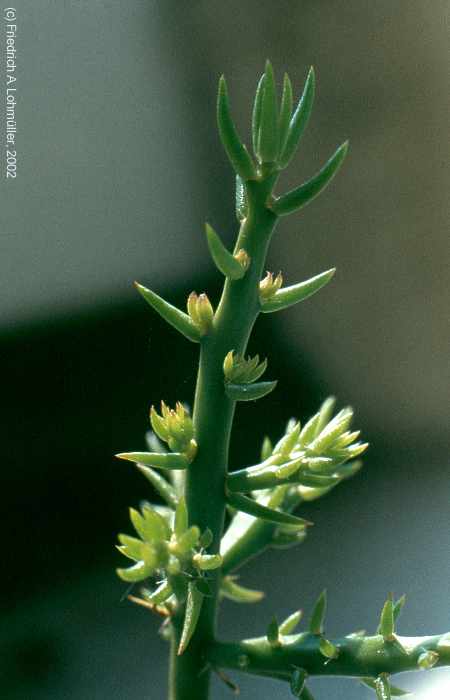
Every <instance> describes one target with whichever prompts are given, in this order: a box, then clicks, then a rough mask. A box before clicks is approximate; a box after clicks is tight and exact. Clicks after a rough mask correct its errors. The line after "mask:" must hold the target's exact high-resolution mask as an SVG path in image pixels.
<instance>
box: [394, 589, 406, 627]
mask: <svg viewBox="0 0 450 700" xmlns="http://www.w3.org/2000/svg"><path fill="white" fill-rule="evenodd" d="M405 603H406V595H402V597H401V598H399V599H398V600H397V601H396V602H395V603H394V608H393V610H392V614H393V616H394V622H397V620H398V618H399V616H400V613H401V611H402V609H403V606H404V604H405Z"/></svg>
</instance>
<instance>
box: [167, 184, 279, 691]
mask: <svg viewBox="0 0 450 700" xmlns="http://www.w3.org/2000/svg"><path fill="white" fill-rule="evenodd" d="M275 179H276V176H274V175H270V176H268V177H266V178H265V179H261V180H258V181H250V182H248V183H247V198H248V216H247V218H246V219H245V220H244V221H243V222H242V225H241V229H240V232H239V236H238V240H237V243H236V248H235V250H236V251H237V250H239V249H241V248H244V250H245V251H246V252H247V254H248V255H249V256H250V266H249V268H248V270H247V272H246V274H245V275H244V277H243V278H242V279H240V280H234V281H232V280H230V279H227V280H226V282H225V285H224V288H223V293H222V297H221V300H220V303H219V306H218V308H217V311H216V314H215V317H214V323H213V327H212V329H211V332H210V333H208V335H207V336H205V337H204V339H203V340H202V343H201V350H200V362H199V369H198V376H197V387H196V392H195V402H194V414H193V419H194V426H195V435H196V440H197V443H198V445H199V449H198V454H197V457H196V458H195V460H194V461H193V462H192V464H191V465H190V467H189V469H188V472H187V479H186V493H185V496H186V503H187V507H188V512H189V519H190V522H191V524H195V525H198V527H200V529H201V530H205V529H206V528H209V529H210V530H211V532H212V533H213V543H212V545H211V547H210V550H209V551H211V552H218V551H219V548H220V539H221V536H222V532H223V527H224V518H225V505H226V503H225V478H226V473H227V469H228V449H229V443H230V435H231V428H232V424H233V417H234V409H235V402H234V401H231V400H230V399H228V398H227V396H226V394H225V391H224V375H223V361H224V358H225V355H226V354H227V353H228V352H229V351H230V350H234V351H235V352H239V353H244V352H245V350H246V347H247V343H248V339H249V336H250V333H251V330H252V328H253V325H254V323H255V320H256V318H257V316H258V313H259V298H258V293H259V282H260V280H261V276H262V273H263V270H264V264H265V260H266V255H267V248H268V245H269V242H270V238H271V235H272V232H273V230H274V228H275V224H276V221H277V217H276V216H275V214H274V213H273V212H272V211H271V210H270V209H269V208H268V207H267V201H268V198H269V196H270V194H271V191H272V187H273V185H274V182H275ZM220 575H221V574H220V570H216V571H214V572H211V575H210V577H209V580H210V584H211V590H212V595H211V596H208V597H205V598H204V601H203V606H202V611H201V614H200V618H199V621H198V623H197V627H196V630H195V633H194V635H193V637H192V639H191V641H190V643H189V646H188V648H187V650H186V651H185V652H184V654H182V656H177V651H176V650H177V647H178V644H179V640H180V635H181V629H182V620H183V615H184V611H183V610H182V609H181V610H180V611H179V613H178V615H177V616H176V617H175V619H174V620H173V634H172V642H171V644H172V649H171V660H170V672H169V700H192V698H195V700H207V699H208V697H209V682H210V673H211V671H210V666H209V664H208V662H207V661H206V657H207V653H206V652H207V649H208V647H210V646H211V645H212V643H213V641H214V638H215V631H216V618H217V607H218V605H217V599H218V589H219V582H220Z"/></svg>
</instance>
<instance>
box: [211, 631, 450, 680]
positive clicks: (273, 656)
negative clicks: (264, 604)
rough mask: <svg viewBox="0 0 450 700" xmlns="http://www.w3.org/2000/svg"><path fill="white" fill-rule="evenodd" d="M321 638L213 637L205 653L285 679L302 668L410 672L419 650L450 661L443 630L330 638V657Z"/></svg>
mask: <svg viewBox="0 0 450 700" xmlns="http://www.w3.org/2000/svg"><path fill="white" fill-rule="evenodd" d="M320 639H321V638H320V636H317V635H311V634H301V635H290V636H286V637H284V638H283V643H282V645H281V646H279V647H277V648H274V647H272V646H271V645H270V644H269V642H268V641H267V639H266V638H265V637H262V638H260V639H252V640H248V641H245V642H240V643H235V644H233V643H230V644H229V643H222V642H215V643H214V644H213V645H212V646H211V648H210V649H209V652H208V658H209V660H210V663H212V664H215V665H217V666H219V667H221V668H231V669H235V670H240V671H245V672H246V673H250V674H253V675H258V676H270V677H272V678H279V679H285V680H290V678H291V676H292V670H293V668H303V669H305V671H307V673H308V674H309V675H311V676H356V677H358V676H359V677H365V676H370V677H376V676H378V675H379V674H380V673H400V672H403V671H414V670H417V668H418V659H419V656H420V655H421V654H422V653H423V652H424V651H434V652H437V653H438V654H439V660H438V661H437V663H436V666H448V665H449V663H450V642H449V640H448V636H445V635H443V636H440V635H438V636H434V637H397V639H398V642H399V644H398V643H396V642H395V640H394V641H393V642H389V641H385V640H383V637H382V636H381V635H377V636H375V637H353V638H352V637H344V638H341V639H336V640H332V643H333V644H334V645H335V646H336V647H337V649H338V655H337V658H335V659H332V660H329V659H327V658H325V657H324V656H323V655H322V654H321V652H320V650H319V643H320Z"/></svg>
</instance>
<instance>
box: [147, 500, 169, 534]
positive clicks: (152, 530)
mask: <svg viewBox="0 0 450 700" xmlns="http://www.w3.org/2000/svg"><path fill="white" fill-rule="evenodd" d="M142 515H143V516H144V520H145V525H146V528H147V532H148V534H149V535H151V536H149V537H148V539H152V540H153V539H154V540H156V541H157V542H160V541H162V540H168V539H169V538H170V528H169V525H168V524H167V520H166V519H165V518H164V516H162V515H161V514H160V513H158V511H156V510H153V508H151V507H150V506H149V505H144V507H143V508H142Z"/></svg>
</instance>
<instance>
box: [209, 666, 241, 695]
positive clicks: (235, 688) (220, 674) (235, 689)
mask: <svg viewBox="0 0 450 700" xmlns="http://www.w3.org/2000/svg"><path fill="white" fill-rule="evenodd" d="M212 669H213V671H214V673H216V674H217V676H218V677H219V678H220V680H221V681H222V683H225V685H226V686H227V688H229V689H230V690H231V691H232V692H233V693H234V695H239V694H240V692H241V689H240V688H239V686H238V685H237V684H236V683H234V682H233V681H232V680H231V678H229V676H227V675H226V674H225V673H224V672H223V671H221V670H220V669H218V668H215V667H214V666H213V667H212Z"/></svg>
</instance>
